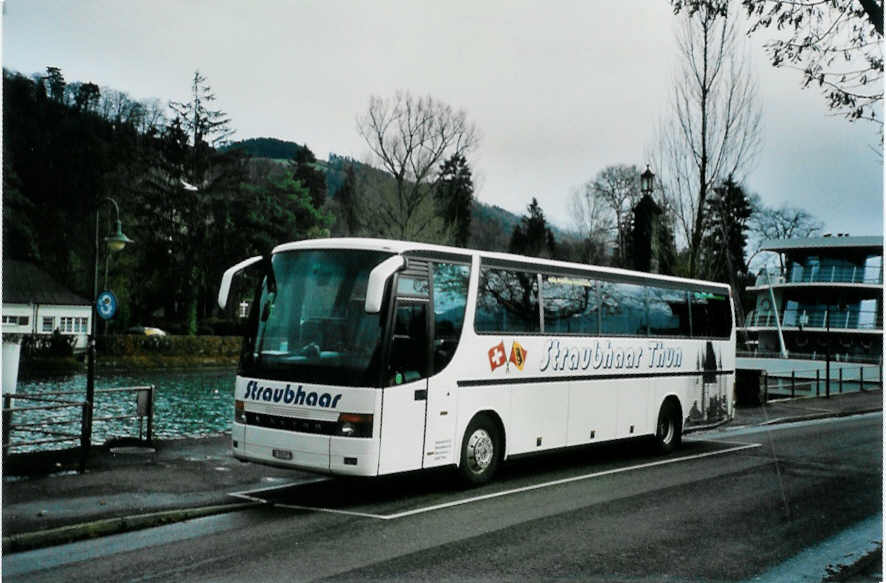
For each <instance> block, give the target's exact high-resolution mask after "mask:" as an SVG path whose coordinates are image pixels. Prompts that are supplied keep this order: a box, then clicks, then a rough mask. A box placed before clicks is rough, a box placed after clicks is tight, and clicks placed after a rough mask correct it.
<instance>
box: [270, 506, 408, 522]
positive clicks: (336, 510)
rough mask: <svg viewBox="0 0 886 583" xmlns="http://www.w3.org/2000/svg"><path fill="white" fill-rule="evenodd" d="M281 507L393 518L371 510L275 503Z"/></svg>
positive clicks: (366, 516) (382, 518)
mask: <svg viewBox="0 0 886 583" xmlns="http://www.w3.org/2000/svg"><path fill="white" fill-rule="evenodd" d="M274 506H277V507H279V508H287V509H289V510H310V511H311V512H328V513H329V514H346V515H348V516H360V517H361V518H378V519H379V520H391V517H390V516H386V515H384V514H372V513H371V512H356V511H354V510H339V509H337V508H318V507H316V506H298V505H295V504H276V503H275V504H274Z"/></svg>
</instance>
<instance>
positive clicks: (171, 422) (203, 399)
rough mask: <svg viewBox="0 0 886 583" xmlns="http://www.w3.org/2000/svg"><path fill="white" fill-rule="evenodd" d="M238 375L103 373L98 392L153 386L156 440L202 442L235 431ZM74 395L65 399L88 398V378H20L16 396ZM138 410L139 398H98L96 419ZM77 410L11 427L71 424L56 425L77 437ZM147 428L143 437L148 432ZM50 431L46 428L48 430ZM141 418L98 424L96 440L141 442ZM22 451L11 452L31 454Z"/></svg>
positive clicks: (21, 417) (34, 415) (35, 415)
mask: <svg viewBox="0 0 886 583" xmlns="http://www.w3.org/2000/svg"><path fill="white" fill-rule="evenodd" d="M234 375H235V371H234V370H217V369H216V370H199V371H187V370H185V371H157V372H154V371H134V372H125V373H104V372H100V373H99V374H98V375H97V376H96V379H95V387H96V389H108V388H115V387H134V386H145V385H154V386H155V387H156V388H155V392H154V428H153V431H154V435H153V437H154V438H155V439H168V438H174V437H199V436H203V435H209V434H213V433H219V432H222V431H228V430H230V428H231V420H232V419H233V417H234V402H233V398H234ZM58 391H76V393H77V394H74V395H66V396H65V397H61V398H65V399H70V400H83V399H84V398H85V395H86V374H85V373H82V374H76V375H72V376H65V377H51V378H43V379H36V378H35V379H19V383H18V388H17V392H19V393H23V394H37V393H45V392H58ZM34 404H35V403H32V402H26V401H18V402H17V403H15V406H16V407H26V406H33V405H34ZM135 411H136V393H134V392H122V393H97V394H96V403H95V414H94V416H95V417H96V418H98V417H113V416H121V415H132V414H134V413H135ZM80 415H81V410H80V409H79V408H71V409H58V410H53V411H46V412H31V411H26V412H20V413H16V416H15V418H14V419H13V423H27V422H33V423H37V422H44V421H48V420H52V421H60V420H63V419H64V420H68V419H70V420H71V421H72V422H73V423H72V424H71V425H69V426H64V425H61V426H54V427H53V428H54V429H55V430H57V431H65V432H68V433H79V431H80ZM146 423H147V421H145V425H143V427H142V432H143V433H144V432H146V431H147V426H146ZM47 427H48V426H47ZM138 436H139V424H138V420H137V419H120V420H112V421H97V422H96V423H95V424H94V426H93V437H92V441H93V443H95V444H102V443H104V442H105V441H107V440H108V439H110V438H113V437H138ZM37 439H41V436H40V435H35V434H32V435H28V434H26V433H13V435H12V438H11V441H12V442H18V441H32V440H37ZM76 445H79V442H78V441H72V442H65V443H59V444H55V445H53V444H47V445H43V446H41V447H40V449H50V448H58V449H61V448H67V447H72V446H76ZM27 449H28V448H26V447H19V448H15V449H13V450H12V452H21V451H27Z"/></svg>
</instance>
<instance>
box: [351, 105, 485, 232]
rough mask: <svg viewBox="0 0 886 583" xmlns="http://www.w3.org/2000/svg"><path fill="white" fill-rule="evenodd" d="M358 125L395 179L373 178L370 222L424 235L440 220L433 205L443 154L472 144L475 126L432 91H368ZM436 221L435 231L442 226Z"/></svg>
mask: <svg viewBox="0 0 886 583" xmlns="http://www.w3.org/2000/svg"><path fill="white" fill-rule="evenodd" d="M357 129H358V131H359V132H360V136H361V137H362V138H363V139H364V140H365V141H366V144H367V145H368V146H369V149H370V150H371V151H372V155H373V157H374V159H375V162H376V163H377V164H380V166H381V168H382V169H384V170H385V171H386V172H387V173H389V174H390V175H391V177H392V178H393V183H392V187H391V188H386V185H387V184H390V183H389V182H387V181H374V183H375V184H374V186H375V188H372V190H373V191H375V194H376V198H377V200H376V201H375V202H376V204H374V205H373V208H371V209H369V210H371V211H374V214H375V215H377V216H375V217H373V218H374V222H376V223H378V224H380V225H385V230H386V231H387V232H388V233H390V235H391V236H394V237H397V238H403V239H417V238H421V239H427V238H428V236H429V234H430V232H429V228H430V227H431V226H432V225H435V219H439V217H437V214H436V212H434V208H433V204H434V201H433V192H434V191H433V181H434V179H435V177H436V169H437V167H438V166H439V164H440V163H441V162H442V161H443V160H444V159H446V158H449V157H451V156H453V155H456V154H457V155H465V154H466V153H468V152H469V151H471V150H472V149H473V148H474V147H475V146H476V144H477V141H478V136H477V129H476V127H475V126H474V124H472V123H469V122H468V120H467V115H466V114H465V112H464V111H461V110H459V111H454V110H453V109H452V107H450V106H449V105H446V104H445V103H442V102H440V101H437V100H435V99H434V98H432V97H430V96H428V97H419V98H416V97H413V96H412V95H411V94H410V93H408V92H403V91H398V92H397V93H396V94H395V95H394V97H393V98H389V99H382V98H381V97H377V96H372V97H371V98H370V99H369V108H368V109H367V111H366V113H365V114H363V115H362V116H359V117H358V119H357ZM436 222H437V223H442V221H439V220H437V221H436ZM435 226H436V227H437V228H436V229H433V230H440V229H441V228H442V227H441V225H440V224H436V225H435ZM432 238H433V237H432Z"/></svg>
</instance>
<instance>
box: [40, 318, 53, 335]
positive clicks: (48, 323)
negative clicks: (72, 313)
mask: <svg viewBox="0 0 886 583" xmlns="http://www.w3.org/2000/svg"><path fill="white" fill-rule="evenodd" d="M41 330H42V331H43V332H52V331H53V330H55V318H53V317H52V316H43V327H42V328H41Z"/></svg>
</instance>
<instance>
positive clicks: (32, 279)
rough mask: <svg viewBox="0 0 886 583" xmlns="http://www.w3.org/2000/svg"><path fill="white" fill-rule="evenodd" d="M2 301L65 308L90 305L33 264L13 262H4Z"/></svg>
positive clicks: (12, 260)
mask: <svg viewBox="0 0 886 583" xmlns="http://www.w3.org/2000/svg"><path fill="white" fill-rule="evenodd" d="M3 302H4V303H7V304H52V305H65V306H71V305H73V306H88V305H90V303H91V302H90V301H89V300H87V299H86V298H83V297H81V296H78V295H77V294H75V293H74V292H72V291H71V290H69V289H68V288H66V287H65V286H63V285H62V284H60V283H59V282H57V281H56V280H55V279H54V278H53V277H52V276H51V275H49V274H48V273H47V272H45V271H43V270H42V269H40V268H39V267H37V266H36V265H34V264H33V263H28V262H27V261H18V260H15V259H4V260H3Z"/></svg>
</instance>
